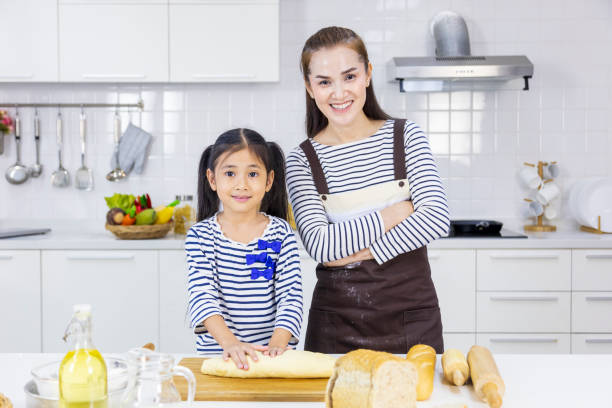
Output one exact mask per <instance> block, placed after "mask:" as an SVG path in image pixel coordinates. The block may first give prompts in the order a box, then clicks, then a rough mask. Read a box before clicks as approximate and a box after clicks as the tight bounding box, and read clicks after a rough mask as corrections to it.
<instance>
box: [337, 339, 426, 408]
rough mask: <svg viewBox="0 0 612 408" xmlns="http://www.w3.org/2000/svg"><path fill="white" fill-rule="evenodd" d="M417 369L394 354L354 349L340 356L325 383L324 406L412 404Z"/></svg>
mask: <svg viewBox="0 0 612 408" xmlns="http://www.w3.org/2000/svg"><path fill="white" fill-rule="evenodd" d="M416 383H417V371H416V368H415V367H414V365H413V364H412V363H411V362H409V361H408V360H405V359H403V358H400V357H397V356H394V355H393V354H389V353H385V352H379V351H372V350H363V349H360V350H355V351H351V352H350V353H347V354H346V355H344V356H342V357H340V358H339V359H338V360H337V361H336V364H335V365H334V372H333V374H332V376H331V378H330V379H329V381H328V383H327V392H326V394H325V406H326V407H327V408H356V407H359V408H390V407H402V408H415V407H416Z"/></svg>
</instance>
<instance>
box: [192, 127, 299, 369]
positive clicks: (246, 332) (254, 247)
mask: <svg viewBox="0 0 612 408" xmlns="http://www.w3.org/2000/svg"><path fill="white" fill-rule="evenodd" d="M219 203H221V204H222V208H221V209H220V208H219ZM286 218H287V192H286V190H285V160H284V156H283V152H282V150H281V149H280V147H279V146H278V145H277V144H276V143H272V142H266V141H265V140H264V138H263V137H262V136H261V135H260V134H258V133H257V132H255V131H253V130H250V129H232V130H229V131H227V132H225V133H223V134H222V135H221V136H219V137H218V138H217V141H216V142H215V144H214V145H211V146H209V147H208V148H206V150H205V151H204V153H203V154H202V157H201V159H200V166H199V173H198V222H197V223H196V224H195V225H194V226H193V227H192V228H191V229H190V230H189V233H188V234H187V239H186V242H185V251H186V252H187V264H188V267H189V283H188V292H189V314H190V318H191V325H192V327H194V332H195V334H196V335H197V341H196V343H197V344H196V345H197V351H198V353H201V354H208V353H221V352H222V353H223V358H224V359H226V360H227V359H229V358H231V359H232V360H233V361H234V363H235V364H236V366H237V367H238V368H241V369H245V370H248V368H249V367H248V362H247V358H246V357H247V355H249V356H251V358H252V359H253V360H254V361H257V355H256V353H255V351H256V350H258V351H262V352H263V353H264V354H266V355H270V356H272V357H275V356H277V355H280V354H282V353H283V351H284V350H285V349H286V348H287V347H288V345H291V346H295V345H296V344H297V343H298V338H299V334H300V326H301V323H302V278H301V274H300V260H299V254H298V248H297V242H296V239H295V235H294V234H293V231H292V230H291V228H290V227H289V224H288V223H287V221H286Z"/></svg>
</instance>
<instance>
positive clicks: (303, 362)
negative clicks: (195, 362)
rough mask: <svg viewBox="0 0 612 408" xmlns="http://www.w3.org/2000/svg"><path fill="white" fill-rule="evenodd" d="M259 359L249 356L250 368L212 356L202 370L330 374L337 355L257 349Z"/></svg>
mask: <svg viewBox="0 0 612 408" xmlns="http://www.w3.org/2000/svg"><path fill="white" fill-rule="evenodd" d="M257 357H259V360H258V361H253V360H252V359H251V357H248V356H247V360H248V362H249V369H248V370H241V369H239V368H237V367H236V364H234V361H233V360H231V359H229V360H223V359H222V358H210V359H207V360H204V362H203V363H202V369H201V371H202V373H204V374H208V375H216V376H219V377H235V378H329V377H330V376H331V374H332V371H333V368H334V363H335V362H336V359H335V358H334V357H332V356H329V355H327V354H323V353H312V352H310V351H299V350H287V351H285V352H284V353H283V354H281V355H280V356H276V357H270V356H265V355H263V354H262V353H261V352H259V351H258V352H257Z"/></svg>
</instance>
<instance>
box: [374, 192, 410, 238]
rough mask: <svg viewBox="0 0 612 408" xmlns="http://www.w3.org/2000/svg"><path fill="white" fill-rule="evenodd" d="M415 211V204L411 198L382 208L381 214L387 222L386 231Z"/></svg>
mask: <svg viewBox="0 0 612 408" xmlns="http://www.w3.org/2000/svg"><path fill="white" fill-rule="evenodd" d="M413 212H414V206H413V205H412V201H411V200H405V201H400V202H399V203H395V204H392V205H390V206H388V207H386V208H383V209H382V210H380V215H381V216H382V219H383V223H384V224H385V232H387V231H389V230H390V229H391V228H393V227H395V226H396V225H397V224H399V223H400V222H402V221H404V220H405V219H406V218H408V217H410V215H412V213H413Z"/></svg>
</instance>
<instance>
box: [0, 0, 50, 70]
mask: <svg viewBox="0 0 612 408" xmlns="http://www.w3.org/2000/svg"><path fill="white" fill-rule="evenodd" d="M0 16H2V22H1V23H0V38H2V39H3V40H4V41H3V45H2V48H3V53H4V54H5V55H6V56H7V58H3V59H2V63H1V64H0V81H2V82H23V81H29V82H56V81H57V79H58V74H57V1H56V0H2V1H0Z"/></svg>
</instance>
